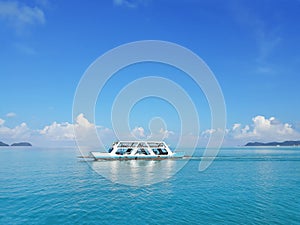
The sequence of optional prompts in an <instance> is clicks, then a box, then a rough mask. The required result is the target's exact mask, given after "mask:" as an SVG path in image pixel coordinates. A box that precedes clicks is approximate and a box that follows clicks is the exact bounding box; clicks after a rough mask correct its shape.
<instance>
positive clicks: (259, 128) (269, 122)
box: [229, 116, 300, 142]
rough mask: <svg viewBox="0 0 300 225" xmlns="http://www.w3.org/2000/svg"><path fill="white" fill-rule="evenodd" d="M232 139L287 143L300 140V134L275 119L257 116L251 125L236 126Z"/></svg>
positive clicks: (231, 133) (233, 129) (233, 128)
mask: <svg viewBox="0 0 300 225" xmlns="http://www.w3.org/2000/svg"><path fill="white" fill-rule="evenodd" d="M229 134H230V135H231V137H233V138H234V139H239V140H247V141H264V142H268V141H286V140H296V139H300V133H299V132H298V131H296V130H295V129H294V128H293V127H292V125H291V124H288V123H282V122H280V121H279V120H277V119H276V118H275V117H270V118H269V119H268V118H265V117H264V116H256V117H254V118H253V119H252V124H251V125H245V126H242V125H241V124H234V125H233V127H232V129H231V130H230V133H229Z"/></svg>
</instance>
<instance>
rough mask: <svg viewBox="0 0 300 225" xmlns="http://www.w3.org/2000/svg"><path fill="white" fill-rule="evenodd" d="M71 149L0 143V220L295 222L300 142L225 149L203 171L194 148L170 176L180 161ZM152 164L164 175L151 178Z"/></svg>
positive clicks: (299, 210)
mask: <svg viewBox="0 0 300 225" xmlns="http://www.w3.org/2000/svg"><path fill="white" fill-rule="evenodd" d="M78 155H79V152H78V151H77V150H75V149H37V148H22V147H20V148H4V147H3V148H0V208H1V210H0V224H110V225H111V224H300V148H224V149H222V150H221V152H220V153H219V155H218V157H217V158H216V160H215V161H214V162H213V163H212V164H211V166H210V167H209V168H208V169H207V170H205V171H204V172H199V170H198V167H199V163H200V160H203V158H201V157H199V156H201V155H202V150H201V149H197V150H196V153H195V156H197V157H195V158H194V159H192V160H190V161H188V162H187V163H186V164H185V165H184V167H183V168H182V169H181V170H179V171H178V172H177V173H174V175H173V176H172V170H173V169H174V168H177V167H176V166H178V165H180V164H181V163H182V162H183V160H176V161H175V160H170V161H169V162H167V161H166V160H165V161H166V162H162V161H161V162H160V161H158V162H152V163H151V162H142V161H135V162H125V161H122V162H120V161H114V162H109V163H106V162H86V161H84V160H82V159H78V158H77V156H78ZM155 168H158V171H161V176H163V177H164V176H165V177H167V178H168V179H163V180H162V181H161V182H159V183H154V184H151V183H152V181H153V179H154V178H157V177H159V176H160V173H157V172H155V173H154V172H153V171H156V170H155ZM96 171H105V177H107V178H108V179H106V178H104V177H103V176H101V175H99V174H98V173H97V172H96ZM118 171H119V172H118ZM142 171H147V174H145V173H144V174H143V173H142ZM118 173H120V174H121V175H122V177H123V180H121V181H120V177H118V175H119V174H118ZM140 174H143V175H142V176H141V175H140ZM124 177H126V179H124ZM123 181H124V182H125V181H126V182H129V183H130V182H132V185H124V184H122V182H123ZM137 181H141V182H142V183H143V184H146V186H140V185H141V183H136V182H137ZM116 182H119V183H116ZM120 183H121V184H120ZM147 184H148V185H147ZM149 184H151V185H149ZM133 185H137V186H133Z"/></svg>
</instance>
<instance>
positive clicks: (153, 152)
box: [90, 141, 185, 160]
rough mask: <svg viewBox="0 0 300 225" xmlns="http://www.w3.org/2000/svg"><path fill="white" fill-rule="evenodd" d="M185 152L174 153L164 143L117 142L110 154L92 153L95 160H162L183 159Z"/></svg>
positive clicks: (110, 149) (109, 151)
mask: <svg viewBox="0 0 300 225" xmlns="http://www.w3.org/2000/svg"><path fill="white" fill-rule="evenodd" d="M184 154H185V153H184V152H172V151H171V149H170V148H169V146H168V145H167V144H166V143H165V142H163V141H117V142H114V143H113V144H112V146H111V148H109V150H108V152H96V151H93V152H90V155H91V156H92V157H93V158H94V159H95V160H122V159H123V160H132V159H133V160H137V159H144V160H146V159H150V160H155V159H157V160H160V159H168V158H182V157H184Z"/></svg>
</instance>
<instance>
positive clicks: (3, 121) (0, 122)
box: [0, 118, 5, 126]
mask: <svg viewBox="0 0 300 225" xmlns="http://www.w3.org/2000/svg"><path fill="white" fill-rule="evenodd" d="M4 123H5V120H3V119H1V118H0V126H2V125H3V124H4Z"/></svg>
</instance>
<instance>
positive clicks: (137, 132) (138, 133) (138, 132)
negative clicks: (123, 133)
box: [131, 127, 146, 139]
mask: <svg viewBox="0 0 300 225" xmlns="http://www.w3.org/2000/svg"><path fill="white" fill-rule="evenodd" d="M131 135H132V136H133V137H134V138H137V139H144V138H146V135H145V130H144V128H143V127H135V128H133V130H132V131H131Z"/></svg>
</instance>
